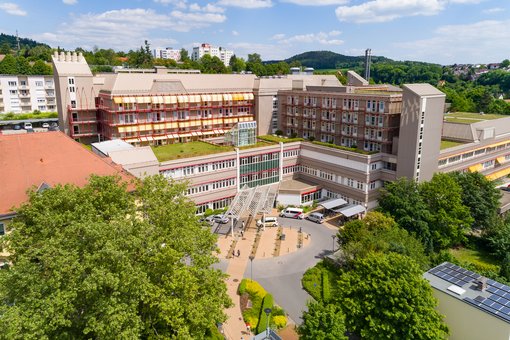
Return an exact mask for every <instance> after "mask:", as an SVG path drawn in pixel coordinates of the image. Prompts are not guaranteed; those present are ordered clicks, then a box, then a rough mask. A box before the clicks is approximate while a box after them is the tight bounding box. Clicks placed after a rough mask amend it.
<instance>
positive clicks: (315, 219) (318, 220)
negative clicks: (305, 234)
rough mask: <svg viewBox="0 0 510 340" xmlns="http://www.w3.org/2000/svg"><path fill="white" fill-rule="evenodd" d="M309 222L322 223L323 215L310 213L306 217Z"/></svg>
mask: <svg viewBox="0 0 510 340" xmlns="http://www.w3.org/2000/svg"><path fill="white" fill-rule="evenodd" d="M306 218H307V219H308V220H309V221H312V222H315V223H322V222H324V215H323V214H321V213H311V214H310V215H308V216H307V217H306Z"/></svg>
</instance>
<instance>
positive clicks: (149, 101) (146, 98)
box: [143, 96, 151, 104]
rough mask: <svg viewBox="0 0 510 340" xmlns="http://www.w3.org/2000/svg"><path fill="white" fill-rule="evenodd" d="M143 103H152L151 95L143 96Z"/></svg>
mask: <svg viewBox="0 0 510 340" xmlns="http://www.w3.org/2000/svg"><path fill="white" fill-rule="evenodd" d="M143 103H144V104H150V103H151V97H149V96H145V97H143Z"/></svg>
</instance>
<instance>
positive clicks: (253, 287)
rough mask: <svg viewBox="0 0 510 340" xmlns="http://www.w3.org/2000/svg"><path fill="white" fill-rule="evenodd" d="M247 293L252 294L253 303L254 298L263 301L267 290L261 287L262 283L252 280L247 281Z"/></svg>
mask: <svg viewBox="0 0 510 340" xmlns="http://www.w3.org/2000/svg"><path fill="white" fill-rule="evenodd" d="M246 292H247V293H248V294H250V298H251V299H252V302H253V298H259V299H260V300H262V299H263V298H264V297H265V296H266V294H267V292H266V290H265V289H264V288H263V287H262V286H261V285H260V283H258V282H257V281H252V280H246Z"/></svg>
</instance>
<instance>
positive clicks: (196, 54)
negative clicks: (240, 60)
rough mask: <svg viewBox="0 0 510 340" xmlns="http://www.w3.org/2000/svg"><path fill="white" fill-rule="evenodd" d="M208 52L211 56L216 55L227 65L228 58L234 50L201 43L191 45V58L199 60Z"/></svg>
mask: <svg viewBox="0 0 510 340" xmlns="http://www.w3.org/2000/svg"><path fill="white" fill-rule="evenodd" d="M206 54H209V55H210V56H211V57H218V58H220V60H221V61H222V62H223V64H225V66H228V65H229V63H230V58H232V56H233V55H234V51H231V50H227V49H225V48H223V47H216V46H211V45H209V44H202V45H200V46H195V47H193V53H191V60H195V61H196V60H199V59H200V58H202V57H203V56H204V55H206Z"/></svg>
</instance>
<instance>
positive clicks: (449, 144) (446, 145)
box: [440, 139, 464, 150]
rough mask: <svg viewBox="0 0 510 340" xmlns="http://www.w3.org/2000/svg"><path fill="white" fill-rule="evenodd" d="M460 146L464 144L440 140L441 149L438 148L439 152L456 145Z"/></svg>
mask: <svg viewBox="0 0 510 340" xmlns="http://www.w3.org/2000/svg"><path fill="white" fill-rule="evenodd" d="M462 144H464V143H461V142H453V141H451V140H444V139H442V140H441V147H440V150H443V149H449V148H453V147H454V146H458V145H462Z"/></svg>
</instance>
